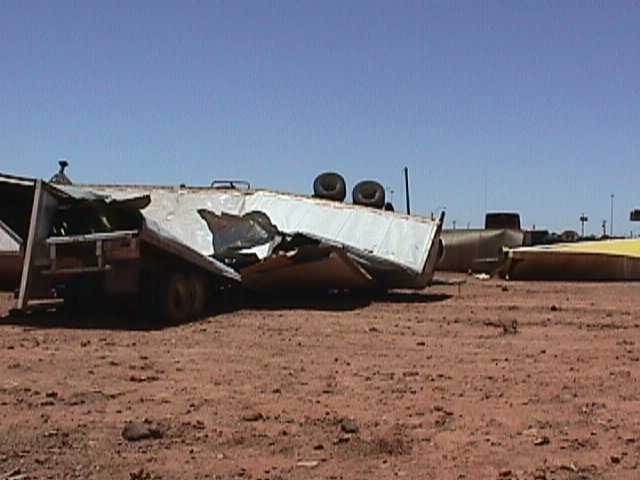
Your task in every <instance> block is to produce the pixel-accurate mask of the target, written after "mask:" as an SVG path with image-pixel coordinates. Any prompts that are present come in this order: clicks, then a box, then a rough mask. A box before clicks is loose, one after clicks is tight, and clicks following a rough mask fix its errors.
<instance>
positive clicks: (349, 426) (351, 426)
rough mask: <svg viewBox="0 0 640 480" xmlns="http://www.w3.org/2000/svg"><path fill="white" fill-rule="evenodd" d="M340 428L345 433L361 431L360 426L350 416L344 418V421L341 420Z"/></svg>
mask: <svg viewBox="0 0 640 480" xmlns="http://www.w3.org/2000/svg"><path fill="white" fill-rule="evenodd" d="M340 429H341V430H342V431H343V432H344V433H358V432H359V431H360V428H359V427H358V425H357V424H356V422H354V421H353V420H350V419H348V418H345V419H344V420H342V422H340Z"/></svg>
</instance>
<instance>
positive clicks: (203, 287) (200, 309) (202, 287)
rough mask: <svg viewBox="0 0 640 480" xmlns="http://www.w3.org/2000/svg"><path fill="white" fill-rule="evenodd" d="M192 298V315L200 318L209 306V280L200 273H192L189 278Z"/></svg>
mask: <svg viewBox="0 0 640 480" xmlns="http://www.w3.org/2000/svg"><path fill="white" fill-rule="evenodd" d="M188 282H189V294H190V296H191V315H192V316H193V317H200V316H201V315H202V314H203V313H204V311H205V308H206V306H207V279H206V278H205V277H204V275H201V274H199V273H192V274H191V275H189V278H188Z"/></svg>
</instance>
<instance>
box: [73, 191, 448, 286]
mask: <svg viewBox="0 0 640 480" xmlns="http://www.w3.org/2000/svg"><path fill="white" fill-rule="evenodd" d="M83 188H89V189H91V190H93V191H96V192H100V193H104V194H108V195H110V196H111V197H112V198H121V199H122V198H127V197H131V196H140V195H142V194H149V195H150V196H151V204H150V205H149V206H148V207H147V208H146V209H145V210H144V215H145V216H146V217H149V218H152V219H154V220H155V221H157V222H158V223H159V224H161V225H162V226H163V227H164V228H165V229H167V230H168V231H169V232H171V233H172V234H173V235H174V236H175V237H176V238H178V239H179V240H181V241H182V242H184V243H185V244H187V245H189V246H190V247H191V248H193V249H195V250H197V251H198V252H200V253H202V254H203V255H211V254H213V253H214V252H213V246H212V239H211V232H210V231H209V228H208V227H207V225H206V223H205V222H203V221H202V219H201V218H200V216H199V215H198V210H200V209H206V210H211V211H213V212H215V213H217V214H220V213H223V212H224V213H229V214H232V215H243V214H245V213H247V212H251V211H261V212H264V213H266V214H267V215H268V216H269V218H270V219H271V221H272V222H273V224H274V225H275V226H276V227H277V228H278V230H280V231H282V232H284V233H287V234H295V233H301V234H305V235H310V236H313V237H316V238H319V239H323V240H326V241H328V242H330V243H335V244H340V245H343V246H345V247H347V248H348V249H349V248H351V249H354V250H355V251H358V252H361V253H362V254H365V255H371V256H373V257H376V258H378V259H381V260H385V261H388V262H391V263H394V264H396V265H397V266H398V267H399V268H403V269H406V270H408V271H410V272H413V273H414V274H416V275H419V274H421V273H423V270H424V268H425V265H426V263H427V258H428V256H429V250H430V247H431V244H432V243H433V241H434V239H435V238H436V235H437V233H436V232H437V231H438V222H437V221H432V220H430V219H428V218H421V217H415V216H407V215H402V214H398V213H395V212H386V211H382V210H375V209H371V208H366V207H362V206H356V205H351V204H345V203H337V202H331V201H327V200H321V199H315V198H311V197H304V196H296V195H290V194H281V193H276V192H269V191H263V190H258V191H249V192H243V191H237V190H217V189H211V188H167V187H151V186H149V187H145V186H128V187H126V186H125V187H121V186H97V185H95V186H94V185H92V186H86V187H85V186H83Z"/></svg>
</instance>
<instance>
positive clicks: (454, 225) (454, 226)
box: [453, 220, 456, 230]
mask: <svg viewBox="0 0 640 480" xmlns="http://www.w3.org/2000/svg"><path fill="white" fill-rule="evenodd" d="M453 229H454V230H455V229H456V221H455V220H454V221H453Z"/></svg>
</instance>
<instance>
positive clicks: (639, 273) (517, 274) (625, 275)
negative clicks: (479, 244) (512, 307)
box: [506, 252, 640, 281]
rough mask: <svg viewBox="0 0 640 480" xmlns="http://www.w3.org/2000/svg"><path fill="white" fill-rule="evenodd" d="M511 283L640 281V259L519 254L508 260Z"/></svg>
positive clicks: (534, 253)
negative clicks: (514, 281) (516, 281)
mask: <svg viewBox="0 0 640 480" xmlns="http://www.w3.org/2000/svg"><path fill="white" fill-rule="evenodd" d="M506 276H507V278H509V279H510V280H575V281H623V280H640V259H639V258H635V257H623V256H613V255H598V254H590V253H548V252H546V253H545V252H539V253H536V252H519V253H518V254H517V255H515V256H513V257H512V258H510V259H509V261H508V264H507V267H506Z"/></svg>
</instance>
